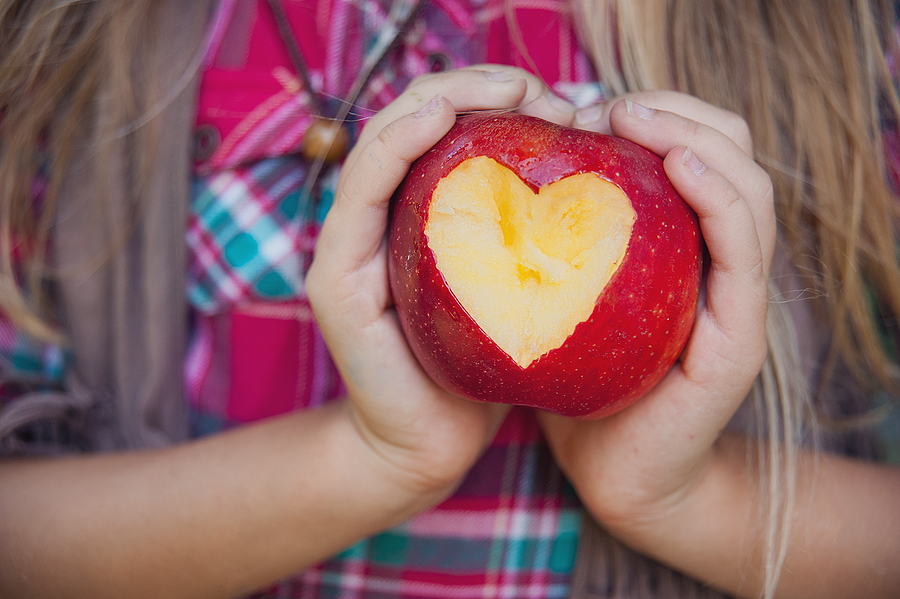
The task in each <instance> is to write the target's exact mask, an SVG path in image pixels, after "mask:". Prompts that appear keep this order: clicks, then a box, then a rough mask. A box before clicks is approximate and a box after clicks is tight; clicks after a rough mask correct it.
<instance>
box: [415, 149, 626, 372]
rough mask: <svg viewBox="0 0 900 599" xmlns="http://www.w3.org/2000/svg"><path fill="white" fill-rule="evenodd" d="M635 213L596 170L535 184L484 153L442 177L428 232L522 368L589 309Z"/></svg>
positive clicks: (466, 298) (485, 326) (459, 285)
mask: <svg viewBox="0 0 900 599" xmlns="http://www.w3.org/2000/svg"><path fill="white" fill-rule="evenodd" d="M635 219H636V215H635V211H634V209H633V208H632V206H631V202H630V201H629V199H628V197H627V196H626V195H625V193H624V192H623V191H622V190H621V189H620V188H619V187H618V186H617V185H615V184H613V183H610V182H609V181H606V180H604V179H602V178H600V177H599V176H597V175H595V174H591V173H584V174H577V175H572V176H570V177H566V178H563V179H561V180H559V181H556V182H554V183H551V184H549V185H546V186H544V187H542V188H541V189H540V190H538V192H537V193H535V192H534V191H532V189H531V188H530V187H529V186H528V185H526V184H525V182H523V181H522V180H521V179H520V178H519V177H518V176H517V175H516V174H515V173H513V172H512V171H511V170H510V169H508V168H506V167H505V166H503V165H501V164H500V163H498V162H497V161H495V160H493V159H492V158H488V157H485V156H478V157H474V158H469V159H467V160H465V161H464V162H462V163H461V164H460V165H458V166H457V167H456V168H455V169H453V170H452V171H451V172H450V173H449V174H448V175H447V176H446V177H444V178H443V179H441V180H440V181H439V182H438V184H437V187H436V188H435V192H434V195H433V197H432V199H431V203H430V205H429V208H428V215H427V220H426V224H425V235H426V237H427V240H428V246H429V248H430V249H431V251H432V252H433V254H434V257H435V263H436V265H437V268H438V270H439V271H440V272H441V274H442V275H443V277H444V280H445V281H446V282H447V285H448V286H449V288H450V290H451V291H452V292H453V294H454V295H455V297H456V298H457V300H458V301H459V303H460V304H461V305H462V307H463V308H464V309H465V310H466V311H467V312H468V314H469V315H470V316H471V317H472V319H473V320H474V321H475V322H476V323H477V324H478V325H479V326H480V327H481V328H482V330H483V331H484V332H485V334H487V335H488V336H489V337H490V338H491V339H492V340H493V341H494V342H495V343H496V344H497V345H498V346H499V347H500V348H501V349H503V351H505V352H506V353H507V354H508V355H509V356H510V357H511V358H512V359H513V360H515V362H516V363H517V364H519V366H521V367H522V368H526V367H527V366H528V365H529V364H531V363H532V362H533V361H534V360H536V359H538V358H539V357H540V356H542V355H544V354H545V353H547V352H549V351H551V350H553V349H555V348H557V347H559V346H560V345H562V344H563V343H564V342H565V341H566V339H568V338H569V336H570V335H571V334H572V332H573V331H574V330H575V327H576V326H577V325H578V324H579V323H580V322H582V321H584V320H586V319H588V318H589V317H590V315H591V313H592V312H593V310H594V305H595V303H596V300H597V298H598V297H599V296H600V295H601V294H602V293H603V290H604V288H605V287H606V285H607V284H608V283H609V281H610V279H611V278H612V276H613V274H614V273H615V271H616V269H617V268H618V266H619V264H621V262H622V259H623V257H624V255H625V251H626V250H627V248H628V243H629V240H630V238H631V232H632V227H633V225H634V222H635Z"/></svg>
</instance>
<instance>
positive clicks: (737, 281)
mask: <svg viewBox="0 0 900 599" xmlns="http://www.w3.org/2000/svg"><path fill="white" fill-rule="evenodd" d="M648 106H653V107H654V108H655V109H651V108H647V107H648ZM600 108H602V110H600ZM595 111H596V115H595V116H597V117H598V118H597V120H596V121H595V123H594V125H593V126H592V127H590V128H592V129H594V130H598V131H604V132H607V133H613V134H615V135H617V136H619V137H624V138H627V139H630V140H632V141H635V142H637V143H639V144H640V145H643V146H645V147H647V148H649V149H651V150H652V151H654V152H656V153H657V154H658V155H660V156H662V157H663V158H664V165H665V170H666V173H667V174H668V176H669V178H670V179H671V181H672V183H673V184H674V186H675V188H676V189H677V190H678V191H679V193H680V194H681V195H682V197H684V199H685V200H686V201H687V202H688V204H690V205H691V207H692V208H693V209H694V210H695V212H696V213H697V214H698V216H699V219H700V226H701V229H702V232H703V236H704V239H705V242H706V244H707V247H708V250H709V255H710V264H709V272H708V276H707V278H706V280H705V294H704V295H703V297H702V300H701V306H700V307H699V310H698V313H697V317H696V321H695V324H694V328H693V331H692V334H691V337H690V339H689V341H688V344H687V346H686V348H685V350H684V353H683V355H682V359H681V361H680V362H679V363H678V364H676V366H675V367H674V368H673V369H672V370H671V371H670V372H669V374H668V375H667V376H666V377H665V378H664V379H663V380H662V382H661V383H660V384H659V385H658V386H657V387H656V388H654V389H653V390H652V391H651V392H650V393H649V394H648V395H647V396H645V397H644V398H642V399H641V400H640V401H638V402H637V403H636V404H634V405H632V406H631V407H629V408H627V409H626V410H624V411H622V412H619V413H617V414H614V415H613V416H610V417H608V418H606V419H603V420H598V421H576V420H572V419H566V418H562V417H559V416H555V415H551V414H541V422H542V426H543V430H544V431H545V434H546V436H547V438H548V441H549V443H550V445H551V447H552V450H553V452H554V455H555V456H556V458H557V460H558V461H559V463H560V464H561V466H562V467H563V469H564V470H565V471H566V473H567V475H568V476H569V478H570V479H571V480H572V481H573V483H574V485H575V486H576V488H577V490H578V493H579V495H580V497H581V498H582V500H584V501H585V503H586V505H587V507H588V508H589V509H590V510H591V512H592V513H593V515H594V516H595V517H596V518H597V519H598V520H599V521H600V523H601V524H603V525H604V526H606V527H607V529H609V530H611V531H612V532H613V533H614V534H616V535H617V536H619V537H620V538H622V539H624V540H625V541H626V542H628V543H630V544H632V545H633V546H635V547H636V548H638V549H639V550H642V551H645V552H647V553H650V554H651V555H655V556H657V557H659V558H660V559H664V560H669V561H672V560H676V559H686V560H688V561H690V560H698V561H699V560H701V559H707V558H708V556H706V555H703V556H700V555H699V554H698V553H692V551H690V550H685V547H686V546H687V545H686V543H689V542H690V540H691V539H695V540H696V539H697V537H692V536H691V535H690V534H687V533H691V534H693V533H695V532H697V533H699V532H700V531H703V530H707V529H706V528H704V527H709V526H713V525H714V522H716V516H717V514H715V513H713V512H714V509H716V508H715V507H713V506H719V505H721V504H720V503H717V502H719V501H720V500H723V498H725V497H727V493H728V489H720V488H717V487H715V486H714V485H712V484H708V483H711V481H713V480H720V479H716V478H715V477H711V476H710V473H711V472H712V470H713V469H715V468H718V467H719V466H721V462H720V461H719V460H717V459H716V458H717V456H718V455H719V453H720V450H721V449H722V448H721V447H720V444H718V443H717V441H718V440H719V439H720V435H721V433H722V431H723V429H724V428H725V426H726V424H727V423H728V422H729V420H730V419H731V417H732V416H733V415H734V413H735V411H736V410H737V408H738V407H739V406H740V405H741V403H742V402H743V401H744V399H745V398H746V396H747V395H748V393H749V391H750V389H751V386H752V385H753V382H754V380H755V379H756V377H757V374H758V373H759V371H760V369H761V367H762V365H763V363H764V361H765V356H766V338H765V322H766V311H767V310H766V307H767V298H768V287H767V282H768V273H769V267H770V264H771V261H772V255H773V252H774V244H775V215H774V208H773V193H772V184H771V180H770V179H769V177H768V175H767V174H766V173H765V172H764V171H763V169H762V168H760V167H759V166H758V165H757V164H756V163H755V162H754V160H753V158H752V147H751V142H750V136H749V134H748V129H747V126H746V124H745V123H744V122H743V120H742V119H740V118H739V117H738V116H736V115H735V114H733V113H731V112H728V111H725V110H721V109H719V108H716V107H713V106H711V105H709V104H706V103H704V102H702V101H700V100H698V99H696V98H692V97H690V96H686V95H684V94H677V93H674V92H647V93H638V94H633V95H630V96H628V97H626V98H624V100H623V99H617V101H613V102H611V103H609V104H608V105H607V106H606V107H598V109H595ZM576 116H577V117H583V116H584V115H583V113H579V114H578V115H576ZM581 120H582V121H583V120H585V119H584V118H581ZM588 120H589V119H588ZM707 532H708V530H707ZM686 534H687V536H685V535H686ZM701 553H702V552H701ZM710 563H714V562H710ZM678 565H679V566H683V569H686V570H689V571H696V569H695V568H694V567H693V566H695V565H696V564H692V563H682V564H678Z"/></svg>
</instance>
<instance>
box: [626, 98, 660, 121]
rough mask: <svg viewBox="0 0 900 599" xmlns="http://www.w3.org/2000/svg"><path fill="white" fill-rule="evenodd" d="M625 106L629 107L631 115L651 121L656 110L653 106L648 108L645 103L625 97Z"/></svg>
mask: <svg viewBox="0 0 900 599" xmlns="http://www.w3.org/2000/svg"><path fill="white" fill-rule="evenodd" d="M625 108H627V109H628V114H629V115H630V116H634V117H637V118H639V119H644V120H645V121H649V120H650V119H652V118H653V115H654V113H656V111H655V110H653V109H652V108H647V107H646V106H644V105H643V104H638V103H637V102H634V101H633V100H629V99H627V98H626V99H625Z"/></svg>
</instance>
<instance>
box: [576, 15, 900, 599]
mask: <svg viewBox="0 0 900 599" xmlns="http://www.w3.org/2000/svg"><path fill="white" fill-rule="evenodd" d="M577 8H578V10H579V11H580V12H581V16H582V17H583V18H581V19H578V22H579V23H581V24H582V31H581V33H582V35H583V39H584V40H585V42H586V45H587V47H588V49H589V51H590V52H591V55H592V57H593V59H594V60H595V64H596V67H597V69H598V71H599V73H600V77H601V79H602V80H603V81H604V82H605V83H607V84H608V85H610V87H611V88H612V90H613V92H614V93H616V94H621V93H625V92H628V91H637V90H648V89H674V90H678V91H682V92H685V93H688V94H691V95H694V96H697V97H699V98H701V99H703V100H706V101H708V102H710V103H712V104H714V105H717V106H721V107H723V108H726V109H729V110H732V111H734V112H736V113H737V114H739V115H741V116H743V117H744V118H745V120H746V121H747V123H748V125H749V127H750V130H751V133H752V136H753V141H754V150H755V158H756V160H757V161H758V162H759V163H760V164H761V165H762V166H763V167H764V168H765V169H766V170H767V171H768V173H769V175H770V176H771V178H772V181H773V185H774V189H775V197H776V212H777V216H778V220H779V246H780V249H781V250H782V251H784V252H785V253H786V255H787V257H788V258H789V260H790V262H791V263H792V264H793V265H794V266H795V267H796V269H797V274H798V275H799V277H800V279H801V280H802V281H803V284H804V286H805V287H806V290H805V295H806V296H807V297H809V298H810V299H809V301H811V302H813V304H814V307H815V309H816V310H817V311H818V314H819V315H820V317H821V318H822V319H823V320H824V321H825V322H826V323H827V325H828V327H829V332H830V335H831V343H830V346H829V348H828V356H827V358H826V359H825V362H824V366H823V368H822V372H821V373H820V379H819V381H818V383H813V384H814V385H815V388H810V386H809V384H808V383H809V382H808V381H805V380H803V379H802V378H800V377H801V375H802V373H803V372H804V370H803V369H802V368H800V365H799V364H798V350H797V339H796V334H797V332H796V331H795V330H794V329H793V325H792V323H791V319H790V318H789V317H788V315H787V309H788V306H787V305H786V304H785V303H784V302H783V301H772V302H771V305H770V310H769V322H768V326H767V337H768V339H769V356H768V360H767V363H766V365H765V367H764V369H763V371H762V373H761V375H760V377H759V379H758V384H757V388H756V389H755V393H754V405H755V406H756V410H755V412H756V419H757V425H756V426H757V428H758V429H759V430H760V431H763V432H764V434H763V433H762V432H761V436H764V437H765V439H763V440H762V441H761V443H760V453H759V455H758V456H756V459H757V461H758V463H759V468H760V472H761V474H760V476H761V477H762V480H761V483H762V489H763V490H762V496H763V497H764V500H763V502H762V505H763V507H764V509H765V512H766V515H767V518H768V519H767V525H766V526H765V530H764V534H763V541H764V546H765V557H764V578H765V586H764V595H765V596H767V597H768V596H772V594H773V593H774V590H775V586H776V585H777V581H778V574H779V572H780V569H781V564H782V562H783V560H784V555H785V550H786V546H787V538H788V535H789V533H790V530H789V514H790V512H791V509H792V507H793V501H794V496H795V485H796V476H797V472H796V455H797V452H798V448H799V445H800V443H801V436H802V434H803V433H802V430H801V427H802V426H803V425H806V426H807V427H808V428H810V429H814V428H815V422H814V418H813V414H814V410H813V409H812V402H813V398H818V397H819V396H820V395H822V394H824V393H825V392H826V388H827V386H828V385H829V384H830V383H831V382H832V381H833V377H834V373H835V369H836V368H837V367H838V366H842V367H844V368H846V369H847V370H848V371H849V373H850V374H851V375H852V378H853V380H854V383H855V384H856V386H857V388H858V389H859V390H860V391H861V392H863V393H868V392H873V391H874V390H875V389H876V388H877V387H882V388H887V389H889V390H892V391H895V390H897V385H898V380H897V371H896V364H895V360H894V357H893V356H892V355H891V347H890V345H887V344H885V343H884V338H883V335H882V331H883V329H884V327H883V322H891V321H892V320H893V319H894V318H896V316H897V315H898V314H900V267H898V262H897V254H896V237H895V226H896V224H897V216H898V204H897V197H896V193H895V190H894V189H892V188H891V187H890V185H889V183H888V182H887V173H886V165H885V149H884V140H883V138H882V128H883V124H884V121H883V119H889V121H888V122H890V123H891V124H892V125H894V126H895V122H894V120H893V119H896V118H897V117H898V115H900V108H898V107H900V104H898V100H897V94H896V91H895V88H894V86H893V83H892V77H891V72H890V70H889V65H888V59H887V56H888V53H889V52H896V46H897V43H896V39H895V33H894V31H893V30H892V29H891V27H892V26H893V23H894V22H895V19H894V15H893V11H892V7H891V4H890V3H889V2H886V1H884V0H871V1H868V0H858V1H855V0H827V1H821V0H766V1H759V0H667V1H661V0H629V1H625V2H617V1H616V0H579V3H578V5H577ZM894 56H900V54H894ZM781 291H783V290H780V289H778V288H776V287H775V286H774V285H772V298H773V300H774V299H775V298H780V297H781V296H780V295H779V293H780V292H781Z"/></svg>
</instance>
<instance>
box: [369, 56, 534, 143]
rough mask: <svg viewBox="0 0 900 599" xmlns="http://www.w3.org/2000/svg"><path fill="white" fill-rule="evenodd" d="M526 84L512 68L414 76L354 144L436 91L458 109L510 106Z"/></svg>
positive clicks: (521, 95)
mask: <svg viewBox="0 0 900 599" xmlns="http://www.w3.org/2000/svg"><path fill="white" fill-rule="evenodd" d="M528 86H529V82H528V80H526V79H525V78H523V77H522V76H521V73H520V72H519V71H518V70H517V69H513V68H510V69H507V70H502V69H496V70H484V69H476V68H467V69H457V70H453V71H447V72H444V73H435V74H429V75H424V76H422V77H417V78H416V79H415V80H413V82H412V83H410V85H409V86H408V87H407V88H406V90H404V91H403V93H402V94H400V95H399V96H398V97H397V98H396V99H395V100H394V101H393V102H391V103H390V104H388V105H387V106H385V108H384V109H383V110H381V111H380V112H378V114H376V115H375V116H373V117H372V118H371V119H369V121H368V122H367V123H366V126H365V127H364V128H363V131H362V133H361V134H360V138H359V141H358V142H357V145H364V144H366V143H368V142H369V141H371V139H372V138H374V137H375V136H377V135H378V132H379V131H381V129H383V128H384V127H385V126H386V125H387V124H388V123H390V122H391V121H393V120H396V119H398V118H400V117H402V116H404V115H407V114H411V113H413V112H416V111H418V110H420V109H421V108H422V106H424V105H425V104H426V103H427V102H428V101H429V99H430V98H433V97H434V96H436V95H440V96H442V97H445V98H447V100H449V101H450V104H452V105H453V107H454V109H455V110H456V111H457V112H469V111H474V110H511V109H513V108H516V107H517V106H518V105H519V104H520V103H521V102H522V101H523V99H524V98H526V96H527V95H528V93H529V89H528ZM532 93H533V92H532Z"/></svg>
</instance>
